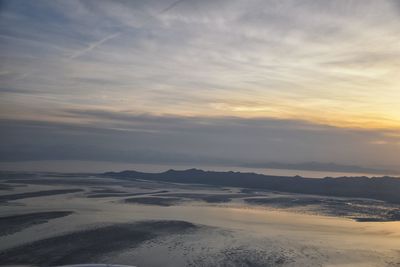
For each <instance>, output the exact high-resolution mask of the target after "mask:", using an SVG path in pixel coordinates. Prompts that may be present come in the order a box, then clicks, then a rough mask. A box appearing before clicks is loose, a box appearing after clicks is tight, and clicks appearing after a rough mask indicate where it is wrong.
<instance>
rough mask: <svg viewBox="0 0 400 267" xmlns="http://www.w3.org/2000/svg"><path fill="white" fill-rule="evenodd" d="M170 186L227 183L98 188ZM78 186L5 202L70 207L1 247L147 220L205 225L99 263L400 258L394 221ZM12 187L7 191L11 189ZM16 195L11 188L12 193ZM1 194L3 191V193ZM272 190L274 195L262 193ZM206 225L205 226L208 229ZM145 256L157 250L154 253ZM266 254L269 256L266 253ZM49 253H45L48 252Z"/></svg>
mask: <svg viewBox="0 0 400 267" xmlns="http://www.w3.org/2000/svg"><path fill="white" fill-rule="evenodd" d="M166 187H167V188H168V189H167V190H169V192H170V193H179V192H180V193H183V192H185V193H198V194H200V193H201V194H205V193H207V194H226V193H227V192H232V193H237V192H238V191H239V189H233V188H207V187H201V186H199V187H196V186H185V185H172V184H169V185H168V186H166V185H165V184H158V183H145V182H144V183H143V182H142V183H138V184H135V183H129V182H121V184H118V185H113V186H101V188H103V189H104V188H106V189H108V190H114V191H123V192H132V193H137V192H148V191H152V190H159V189H165V188H166ZM61 188H63V189H65V188H77V187H76V186H73V185H68V186H63V185H51V186H50V185H28V186H27V187H21V188H20V189H17V190H20V191H21V192H22V191H23V192H27V191H39V190H51V189H61ZM79 188H80V189H84V190H85V191H84V192H77V193H70V194H62V195H52V196H43V197H34V198H26V199H19V200H17V201H10V202H9V203H8V204H7V205H2V206H1V207H0V215H1V216H7V215H13V214H24V213H32V212H44V211H73V212H74V213H73V214H72V215H69V216H66V217H63V218H56V219H52V220H49V221H48V222H46V223H42V224H38V225H34V226H31V227H28V228H25V229H23V230H22V231H20V232H17V233H14V234H12V235H6V236H1V237H0V250H4V249H7V248H13V247H18V246H20V245H23V244H26V243H30V242H32V241H36V240H43V239H46V238H49V237H53V236H58V235H61V234H65V233H70V232H74V231H76V230H83V229H90V228H93V227H99V226H101V225H110V224H115V223H127V222H135V221H145V220H179V221H187V222H192V223H195V224H196V225H201V226H204V227H206V228H205V229H206V230H202V231H198V232H195V233H189V234H182V235H171V236H168V237H164V238H158V239H156V240H155V241H154V240H153V241H148V242H144V243H143V244H141V245H140V246H139V247H137V248H135V249H127V250H124V251H120V253H117V254H115V253H114V254H113V255H112V256H107V257H106V258H100V259H99V260H101V261H102V262H105V263H118V264H132V262H134V263H139V264H140V265H139V266H187V265H189V263H190V264H192V266H210V265H214V266H215V265H222V266H223V265H224V264H227V263H228V264H229V263H230V264H233V265H236V264H237V265H238V266H252V265H240V264H243V262H242V263H241V262H237V261H238V258H243V257H246V256H245V255H248V257H249V259H251V262H253V263H254V262H255V263H257V262H258V263H259V262H266V261H268V262H270V261H272V262H274V263H276V265H277V266H310V265H313V266H397V265H396V264H400V251H399V248H400V222H384V223H383V222H356V221H354V220H350V219H347V218H341V217H328V216H320V215H310V214H304V213H303V212H301V211H298V212H297V211H296V210H295V209H294V210H291V211H290V212H288V211H284V210H280V209H272V208H270V207H265V206H259V205H251V204H249V203H245V202H243V201H241V200H240V199H233V200H232V201H231V202H228V203H222V204H210V203H206V202H204V201H198V200H190V199H189V200H186V201H183V202H181V203H179V204H178V205H173V206H169V207H163V206H158V205H140V204H131V203H125V202H124V201H123V199H125V198H126V197H107V198H88V197H87V196H88V195H89V194H90V192H91V191H94V190H99V186H98V185H95V186H82V185H81V186H80V187H79ZM10 193H11V192H7V194H10ZM13 193H16V192H13ZM1 194H5V193H4V192H2V193H1ZM265 194H267V195H268V194H273V193H265ZM17 204H18V205H17ZM207 227H211V228H207ZM151 255H158V256H157V258H154V257H152V256H151ZM266 255H268V257H267V256H266ZM50 257H51V255H50Z"/></svg>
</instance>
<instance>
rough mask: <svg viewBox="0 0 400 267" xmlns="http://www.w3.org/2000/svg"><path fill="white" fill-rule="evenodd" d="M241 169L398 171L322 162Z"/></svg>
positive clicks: (256, 164)
mask: <svg viewBox="0 0 400 267" xmlns="http://www.w3.org/2000/svg"><path fill="white" fill-rule="evenodd" d="M243 167H252V168H267V169H286V170H303V171H329V172H350V173H371V174H380V175H382V174H391V175H393V174H397V173H400V172H399V171H395V170H387V169H377V168H368V167H360V166H354V165H343V164H336V163H323V162H303V163H280V162H265V163H262V162H260V163H249V164H245V165H243Z"/></svg>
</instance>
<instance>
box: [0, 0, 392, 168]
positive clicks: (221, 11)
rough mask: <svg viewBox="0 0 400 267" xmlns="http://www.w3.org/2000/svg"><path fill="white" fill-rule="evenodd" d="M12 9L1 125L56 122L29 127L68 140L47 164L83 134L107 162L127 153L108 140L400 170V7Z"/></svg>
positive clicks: (6, 28)
mask: <svg viewBox="0 0 400 267" xmlns="http://www.w3.org/2000/svg"><path fill="white" fill-rule="evenodd" d="M2 3H3V6H2V12H1V13H0V20H1V23H0V38H1V40H2V42H0V73H1V75H0V82H1V83H2V86H1V87H2V89H0V93H1V96H2V97H1V99H0V106H1V113H0V119H3V120H5V119H9V120H12V121H15V123H17V121H20V120H23V121H26V123H27V124H28V125H31V124H32V122H33V121H42V122H43V123H48V125H47V126H46V127H50V126H51V127H53V128H51V129H52V130H51V136H50V133H49V134H48V135H47V134H46V133H44V132H40V131H39V130H38V129H39V128H40V127H38V126H35V127H33V126H32V127H30V128H29V131H32V132H34V133H36V134H37V137H38V138H39V137H40V136H47V137H49V138H51V137H56V136H57V138H60V140H59V142H60V146H61V144H63V143H65V144H68V145H66V146H64V148H63V149H61V148H60V149H59V150H51V149H50V148H49V146H50V147H53V148H54V147H57V144H56V143H54V144H51V145H50V144H48V143H46V142H45V141H44V139H43V141H41V142H42V143H41V144H42V145H43V146H44V147H46V149H43V151H53V152H51V153H50V152H48V153H47V157H49V158H50V157H51V156H52V155H54V154H57V155H59V157H60V158H63V157H64V158H65V157H66V156H65V155H64V156H62V155H63V153H62V151H64V149H69V148H68V147H71V149H72V147H75V146H76V145H73V142H72V141H71V142H69V141H68V140H70V139H71V138H72V137H71V136H70V135H69V133H71V131H72V128H73V129H74V131H76V135H75V132H74V134H72V136H75V138H77V140H76V141H77V144H82V146H84V141H83V140H85V141H87V142H88V143H92V144H93V145H92V148H91V149H88V151H96V153H97V154H99V155H100V154H103V152H104V154H106V153H105V152H106V151H108V150H110V151H111V150H113V149H114V150H113V151H115V155H117V154H118V153H117V150H116V149H117V148H112V147H107V148H105V147H104V146H105V145H104V144H103V143H101V142H97V141H95V139H96V138H99V140H102V141H104V142H109V143H112V142H115V143H116V144H118V145H117V146H116V147H118V149H121V150H124V149H127V150H129V152H127V154H132V153H133V154H135V155H137V156H136V157H137V158H140V154H146V153H145V152H144V151H148V150H151V151H153V152H151V153H150V152H149V153H150V154H152V155H157V154H158V153H160V154H161V153H164V152H165V153H169V154H168V155H172V154H173V155H175V154H176V155H181V156H180V157H181V158H185V157H186V156H187V157H188V158H190V157H189V155H195V157H199V158H200V157H201V158H202V160H206V158H209V159H219V160H222V159H223V160H234V161H238V160H243V161H246V160H249V161H251V160H255V159H256V158H257V157H262V158H266V159H272V160H277V159H279V160H284V161H306V160H307V161H308V160H310V161H313V160H316V159H323V160H324V161H325V160H326V161H346V160H349V161H352V162H353V163H356V164H359V163H360V164H361V165H368V164H372V165H373V164H375V163H376V164H383V163H384V162H385V161H387V162H390V164H398V162H396V158H397V157H396V156H395V152H394V151H397V149H398V146H397V145H396V146H393V147H391V144H395V143H397V140H395V137H390V136H389V135H388V134H390V133H393V132H398V129H400V121H399V118H400V109H399V105H398V99H400V91H399V90H398V79H397V76H398V72H399V69H400V65H399V63H398V61H399V60H397V59H398V57H399V56H400V48H399V45H398V36H399V29H400V26H399V19H398V10H397V9H395V8H394V4H396V3H397V2H395V1H392V0H387V1H373V0H355V1H329V2H326V1H314V0H305V1H294V0H284V1H275V0H271V1H263V0H251V1H239V0H232V1H227V0H218V1H208V0H207V1H184V2H183V1H175V2H174V1H169V2H168V3H166V2H165V1H156V0H151V1H90V0H89V1H62V2H59V1H32V2H26V1H18V0H15V1H3V2H2ZM160 10H161V11H162V12H161V13H160ZM163 10H164V11H163ZM71 59H73V60H71ZM138 114H141V115H138ZM55 121H58V122H60V123H61V124H60V125H58V124H54V122H55ZM71 124H72V125H73V127H72V126H71ZM78 125H81V126H82V125H85V127H89V128H85V129H84V130H83V129H81V128H79V129H78V128H74V127H77V126H78ZM321 125H328V126H321ZM22 126H23V123H22V122H21V123H20V124H18V125H17V124H15V125H14V124H13V125H9V124H3V126H2V131H3V129H4V128H6V130H7V127H10V128H9V130H10V131H11V129H14V130H13V131H14V132H13V134H14V135H15V136H20V137H21V138H22V139H18V140H17V139H16V138H15V139H13V142H11V143H12V144H15V147H18V149H20V150H18V151H19V152H18V153H21V155H25V154H24V153H25V152H24V150H23V149H21V147H20V146H19V144H23V143H24V142H25V141H21V140H26V142H27V143H29V144H30V146H32V147H35V149H36V150H35V151H37V152H35V153H33V152H32V154H31V155H32V156H29V157H30V158H32V157H33V155H36V156H38V157H43V156H44V155H40V153H39V152H38V151H40V150H41V149H40V145H39V144H37V145H35V144H31V142H30V141H29V140H27V139H26V138H25V137H23V136H21V135H20V134H18V130H21V131H22V128H21V127H22ZM56 126H57V127H58V130H57V131H56V132H55V130H54V127H56ZM67 126H68V127H67ZM71 127H72V128H71ZM40 129H41V128H40ZM355 129H362V130H360V132H358V130H355ZM64 131H65V132H64ZM82 131H85V134H83V132H82ZM96 131H98V133H96ZM86 132H89V133H90V135H92V136H91V137H90V138H88V139H87V140H86V139H84V136H86V135H87V134H88V133H86ZM66 133H68V134H66ZM100 133H102V134H100ZM13 134H11V133H10V134H9V135H8V137H7V138H6V139H7V140H9V139H10V138H11V137H12V136H13ZM108 134H110V136H109V137H107V135H108ZM120 135H121V136H126V139H125V140H126V143H128V144H131V145H129V146H128V147H126V145H122V144H120V141H119V140H120V139H119V138H118V136H120ZM99 136H101V137H99ZM128 136H130V137H128ZM134 137H135V138H134ZM224 137H225V138H224ZM40 138H41V137H40ZM40 138H39V139H40ZM152 138H153V139H152ZM329 138H331V140H330V139H329ZM391 138H394V139H391ZM40 140H42V139H40ZM57 140H58V139H57ZM136 140H140V142H139V141H136ZM282 140H283V141H282ZM332 140H336V141H335V142H336V143H339V144H343V145H342V146H338V145H336V146H335V145H333V143H335V142H333V141H332ZM376 140H379V141H384V142H387V143H383V142H381V143H382V144H381V145H379V146H378V145H373V143H374V142H376ZM67 141H68V142H67ZM163 142H165V143H163ZM180 142H182V143H180ZM352 142H353V143H352ZM11 143H10V147H8V148H7V149H8V150H7V151H9V152H10V153H11V152H12V151H13V147H12V146H11ZM71 144H72V145H71ZM141 144H142V145H141ZM6 145H7V143H6V142H5V141H4V146H6ZM70 145H71V146H70ZM128 148H129V149H128ZM207 149H208V150H207ZM78 150H79V149H77V150H76V151H78ZM376 150H377V151H376ZM15 151H17V150H15ZM138 151H141V152H140V153H139V152H138ZM163 151H164V152H163ZM194 151H196V153H194ZM56 152H57V153H56ZM197 152H198V153H197ZM12 153H14V152H12ZM18 153H17V152H15V153H14V155H15V158H18ZM69 153H70V155H72V154H74V153H75V152H74V153H72V152H69ZM76 153H77V152H76ZM76 153H75V154H74V155H76V156H78V155H77V154H76ZM88 153H89V152H88ZM96 153H93V155H92V156H93V157H96ZM4 155H5V156H4V157H3V158H4V159H6V158H7V156H6V155H7V154H6V153H4ZM10 155H11V154H10ZM92 156H89V155H87V156H85V157H86V158H91V157H92ZM26 157H27V156H26ZM70 157H72V156H70ZM82 157H84V156H82ZM102 157H107V158H108V159H111V158H112V157H111V156H106V155H104V156H102ZM115 157H116V158H118V157H117V156H115ZM152 157H153V156H152ZM154 157H155V156H154ZM166 157H167V156H165V158H166ZM122 158H129V157H128V156H124V157H122V156H121V160H122ZM171 158H174V157H172V156H171Z"/></svg>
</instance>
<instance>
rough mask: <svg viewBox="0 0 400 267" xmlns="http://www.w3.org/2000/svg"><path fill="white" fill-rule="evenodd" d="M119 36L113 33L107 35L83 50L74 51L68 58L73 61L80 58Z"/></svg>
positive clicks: (118, 33)
mask: <svg viewBox="0 0 400 267" xmlns="http://www.w3.org/2000/svg"><path fill="white" fill-rule="evenodd" d="M120 34H121V33H120V32H117V33H113V34H110V35H108V36H106V37H104V38H102V39H100V40H98V41H96V42H93V43H91V44H89V45H88V46H87V47H86V48H85V49H82V50H78V51H76V52H75V53H73V54H72V55H71V56H70V58H71V59H74V58H77V57H80V56H82V55H84V54H86V53H89V52H90V51H92V50H93V49H95V48H97V47H99V46H101V45H102V44H104V43H105V42H107V41H110V40H112V39H114V38H116V37H117V36H118V35H120Z"/></svg>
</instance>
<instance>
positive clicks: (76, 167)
mask: <svg viewBox="0 0 400 267" xmlns="http://www.w3.org/2000/svg"><path fill="white" fill-rule="evenodd" d="M190 168H197V169H202V170H209V171H240V172H255V173H260V174H266V175H277V176H295V175H299V176H302V177H308V178H322V177H343V176H368V177H374V176H385V175H387V174H376V173H374V174H372V173H354V172H330V171H307V170H286V169H267V168H250V167H235V166H219V165H210V164H195V163H193V164H168V165H167V164H145V163H116V162H102V161H71V160H70V161H65V160H61V161H57V160H50V161H24V162H1V163H0V170H12V171H52V172H107V171H122V170H136V171H142V172H163V171H166V170H169V169H176V170H185V169H190ZM393 176H398V175H396V174H393Z"/></svg>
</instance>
